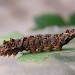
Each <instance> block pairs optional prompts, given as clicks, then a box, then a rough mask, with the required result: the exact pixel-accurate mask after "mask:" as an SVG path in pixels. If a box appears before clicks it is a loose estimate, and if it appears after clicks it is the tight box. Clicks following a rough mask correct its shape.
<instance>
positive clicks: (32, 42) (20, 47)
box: [0, 29, 75, 56]
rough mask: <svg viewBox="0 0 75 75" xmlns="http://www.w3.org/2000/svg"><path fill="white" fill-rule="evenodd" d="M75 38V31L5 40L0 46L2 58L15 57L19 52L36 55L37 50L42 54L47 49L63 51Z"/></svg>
mask: <svg viewBox="0 0 75 75" xmlns="http://www.w3.org/2000/svg"><path fill="white" fill-rule="evenodd" d="M74 37H75V29H71V30H66V31H65V32H64V33H61V34H54V35H51V34H46V35H36V36H29V37H23V38H22V39H13V38H10V40H9V41H6V40H4V41H3V44H2V45H1V46H0V55H2V56H6V55H8V56H11V55H12V54H13V55H14V56H15V55H17V54H18V52H22V51H24V50H25V51H29V50H30V52H31V53H35V52H36V49H38V52H42V51H43V49H44V48H45V49H46V50H47V51H52V49H53V48H56V49H57V50H58V51H61V50H62V46H63V45H65V44H67V43H68V42H69V41H70V40H72V39H73V38H74Z"/></svg>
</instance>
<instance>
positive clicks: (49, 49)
mask: <svg viewBox="0 0 75 75" xmlns="http://www.w3.org/2000/svg"><path fill="white" fill-rule="evenodd" d="M52 48H53V46H52V45H48V46H47V47H45V49H46V51H48V52H50V51H52Z"/></svg>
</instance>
